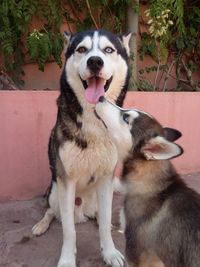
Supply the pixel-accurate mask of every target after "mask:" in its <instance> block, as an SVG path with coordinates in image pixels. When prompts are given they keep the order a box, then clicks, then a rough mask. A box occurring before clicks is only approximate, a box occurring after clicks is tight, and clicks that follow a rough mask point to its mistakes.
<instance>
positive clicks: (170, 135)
mask: <svg viewBox="0 0 200 267" xmlns="http://www.w3.org/2000/svg"><path fill="white" fill-rule="evenodd" d="M163 130H164V135H165V138H166V139H167V140H168V141H171V142H174V141H176V140H177V139H179V138H180V137H181V136H182V133H181V132H179V131H178V130H176V129H173V128H168V127H164V128H163Z"/></svg>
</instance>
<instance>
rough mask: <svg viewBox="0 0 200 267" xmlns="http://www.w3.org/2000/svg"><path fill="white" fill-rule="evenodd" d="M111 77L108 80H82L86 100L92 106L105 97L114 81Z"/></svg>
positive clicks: (95, 77)
mask: <svg viewBox="0 0 200 267" xmlns="http://www.w3.org/2000/svg"><path fill="white" fill-rule="evenodd" d="M112 78H113V77H111V78H110V79H108V80H105V79H103V78H100V77H98V76H93V77H90V78H89V79H87V80H82V79H81V81H82V84H83V87H84V88H85V98H86V100H87V101H88V102H89V103H91V104H96V103H97V102H98V101H99V98H100V97H101V96H104V94H105V92H106V91H107V90H108V88H109V86H110V83H111V81H112Z"/></svg>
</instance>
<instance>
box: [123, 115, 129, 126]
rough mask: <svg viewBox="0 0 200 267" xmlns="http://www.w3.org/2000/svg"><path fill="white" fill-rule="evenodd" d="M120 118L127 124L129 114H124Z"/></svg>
mask: <svg viewBox="0 0 200 267" xmlns="http://www.w3.org/2000/svg"><path fill="white" fill-rule="evenodd" d="M122 118H123V120H124V121H125V122H126V123H127V124H129V118H130V115H129V114H127V113H124V114H123V115H122Z"/></svg>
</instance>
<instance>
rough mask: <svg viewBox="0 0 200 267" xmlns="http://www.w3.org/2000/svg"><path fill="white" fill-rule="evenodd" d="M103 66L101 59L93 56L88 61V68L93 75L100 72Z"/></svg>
mask: <svg viewBox="0 0 200 267" xmlns="http://www.w3.org/2000/svg"><path fill="white" fill-rule="evenodd" d="M103 65H104V62H103V60H102V59H101V58H100V57H96V56H93V57H90V58H89V59H88V61H87V66H88V68H89V69H90V70H91V71H92V72H93V73H97V72H99V71H100V70H101V68H102V67H103Z"/></svg>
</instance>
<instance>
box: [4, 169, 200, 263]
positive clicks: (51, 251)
mask: <svg viewBox="0 0 200 267" xmlns="http://www.w3.org/2000/svg"><path fill="white" fill-rule="evenodd" d="M184 179H185V180H186V182H187V183H188V184H189V186H190V187H193V188H195V189H196V190H197V191H199V192H200V173H199V174H189V175H185V176H184ZM122 201H123V196H122V195H120V194H119V193H116V194H115V196H114V202H113V225H114V227H113V230H112V234H113V238H114V242H115V244H116V247H117V248H118V249H119V250H120V251H121V252H122V253H124V237H123V234H121V233H120V232H118V228H119V227H118V226H119V224H118V214H119V209H120V206H121V203H122ZM44 211H45V202H44V200H43V199H42V198H36V199H33V200H30V201H14V202H8V203H1V204H0V267H55V266H56V263H57V261H58V259H59V256H60V251H61V245H62V229H61V224H60V223H59V222H57V221H54V222H53V223H52V225H51V227H50V229H49V230H48V231H47V232H46V233H45V234H44V235H42V236H40V237H34V236H33V235H32V234H31V228H32V226H33V225H34V224H35V223H36V222H37V221H38V220H39V219H40V218H41V217H42V216H43V214H44ZM76 230H77V266H80V267H105V266H106V265H105V264H104V263H103V262H102V260H101V256H100V249H99V237H98V228H97V225H96V223H95V222H94V221H88V222H86V223H84V224H79V225H77V226H76Z"/></svg>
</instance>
